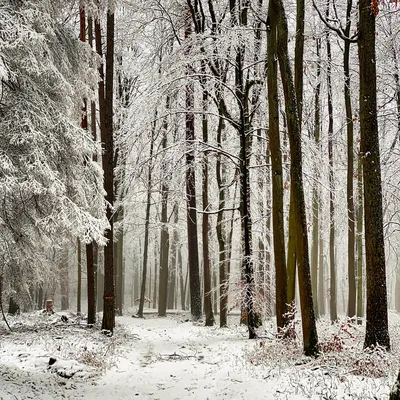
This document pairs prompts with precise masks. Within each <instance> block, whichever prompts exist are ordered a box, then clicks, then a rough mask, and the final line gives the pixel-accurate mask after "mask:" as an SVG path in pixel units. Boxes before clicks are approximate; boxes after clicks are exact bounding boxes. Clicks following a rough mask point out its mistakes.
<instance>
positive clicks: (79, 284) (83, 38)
mask: <svg viewBox="0 0 400 400" xmlns="http://www.w3.org/2000/svg"><path fill="white" fill-rule="evenodd" d="M79 22H80V23H79V28H80V29H79V39H80V41H81V42H84V43H85V42H86V15H85V9H84V8H83V7H80V8H79ZM87 127H88V118H87V101H86V99H83V106H82V119H81V128H82V129H85V130H87ZM77 241H78V271H77V272H78V274H77V280H78V282H77V295H76V312H77V314H78V315H80V314H81V293H82V252H81V241H80V239H79V238H78V239H77Z"/></svg>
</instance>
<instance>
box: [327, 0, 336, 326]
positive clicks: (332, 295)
mask: <svg viewBox="0 0 400 400" xmlns="http://www.w3.org/2000/svg"><path fill="white" fill-rule="evenodd" d="M329 7H330V0H328V3H327V6H326V17H327V18H329ZM326 53H327V58H328V65H327V72H326V74H327V85H328V120H329V124H328V158H329V191H330V193H329V267H330V268H329V269H330V284H331V286H330V316H331V321H332V322H335V321H337V318H338V317H337V290H336V264H335V180H334V173H333V171H334V170H333V100H332V82H331V75H332V73H331V70H332V50H331V42H330V32H329V30H327V32H326Z"/></svg>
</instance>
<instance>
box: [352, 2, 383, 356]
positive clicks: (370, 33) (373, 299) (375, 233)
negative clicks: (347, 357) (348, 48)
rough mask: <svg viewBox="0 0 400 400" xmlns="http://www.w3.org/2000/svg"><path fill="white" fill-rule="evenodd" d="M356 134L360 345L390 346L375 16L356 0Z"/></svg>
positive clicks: (369, 3)
mask: <svg viewBox="0 0 400 400" xmlns="http://www.w3.org/2000/svg"><path fill="white" fill-rule="evenodd" d="M359 16H360V17H359V34H358V56H359V66H360V133H361V142H360V145H361V156H362V157H363V175H364V176H363V177H364V222H365V253H366V273H367V315H366V320H367V324H366V332H365V342H364V347H370V346H375V345H377V344H379V345H381V346H383V347H385V348H386V349H388V350H389V349H390V339H389V330H388V311H387V293H386V265H385V243H384V236H383V211H382V183H381V164H380V152H379V135H378V120H377V104H376V55H375V35H376V32H375V15H374V13H373V10H372V9H371V1H370V0H360V1H359Z"/></svg>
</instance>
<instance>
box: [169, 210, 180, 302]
mask: <svg viewBox="0 0 400 400" xmlns="http://www.w3.org/2000/svg"><path fill="white" fill-rule="evenodd" d="M178 221H179V208H178V203H175V206H174V228H173V233H172V243H171V277H170V280H169V287H168V308H169V309H176V305H175V303H176V298H177V295H176V293H175V292H176V277H177V264H178V263H177V256H178V251H177V250H178V242H179V232H178Z"/></svg>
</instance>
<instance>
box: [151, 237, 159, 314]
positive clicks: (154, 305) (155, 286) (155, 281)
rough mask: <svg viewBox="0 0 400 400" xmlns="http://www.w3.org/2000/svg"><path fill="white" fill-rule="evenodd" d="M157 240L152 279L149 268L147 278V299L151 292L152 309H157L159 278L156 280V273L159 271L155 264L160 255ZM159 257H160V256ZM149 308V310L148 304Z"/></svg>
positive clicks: (157, 265)
mask: <svg viewBox="0 0 400 400" xmlns="http://www.w3.org/2000/svg"><path fill="white" fill-rule="evenodd" d="M157 243H158V242H157V240H155V242H154V248H153V250H154V260H153V263H154V278H153V279H151V268H150V274H149V275H150V276H149V293H150V294H149V298H150V297H151V292H152V291H153V308H157V304H158V286H157V285H158V282H159V278H158V272H159V269H160V265H159V264H158V262H157V257H158V254H159V253H160V249H159V247H157ZM160 256H161V255H160ZM152 283H154V284H153V289H152V288H151V284H152ZM149 308H150V303H149Z"/></svg>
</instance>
